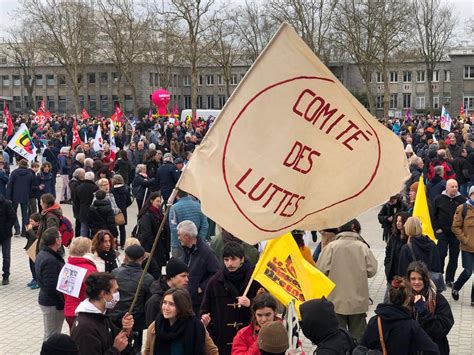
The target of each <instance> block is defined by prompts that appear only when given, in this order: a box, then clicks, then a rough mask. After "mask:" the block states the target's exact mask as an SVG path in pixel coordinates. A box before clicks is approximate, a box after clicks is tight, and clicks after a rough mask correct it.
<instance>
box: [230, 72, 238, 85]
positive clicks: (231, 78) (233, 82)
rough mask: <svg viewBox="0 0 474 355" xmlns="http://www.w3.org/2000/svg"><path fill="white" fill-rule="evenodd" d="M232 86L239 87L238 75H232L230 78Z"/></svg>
mask: <svg viewBox="0 0 474 355" xmlns="http://www.w3.org/2000/svg"><path fill="white" fill-rule="evenodd" d="M230 85H237V74H232V75H231V76H230Z"/></svg>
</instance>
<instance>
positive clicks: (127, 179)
mask: <svg viewBox="0 0 474 355" xmlns="http://www.w3.org/2000/svg"><path fill="white" fill-rule="evenodd" d="M117 156H118V159H117V161H116V162H115V167H114V171H115V172H116V173H119V174H120V176H122V178H123V181H124V184H125V185H127V186H128V185H130V184H131V182H132V180H133V176H134V175H135V172H134V168H133V165H132V163H131V162H130V161H129V160H128V157H127V152H126V151H124V150H121V151H119V152H118V154H117Z"/></svg>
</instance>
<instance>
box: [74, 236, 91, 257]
mask: <svg viewBox="0 0 474 355" xmlns="http://www.w3.org/2000/svg"><path fill="white" fill-rule="evenodd" d="M91 248H92V242H91V240H90V239H89V238H86V237H76V238H73V239H72V243H71V246H70V247H69V255H70V256H84V255H85V254H87V253H90V252H91Z"/></svg>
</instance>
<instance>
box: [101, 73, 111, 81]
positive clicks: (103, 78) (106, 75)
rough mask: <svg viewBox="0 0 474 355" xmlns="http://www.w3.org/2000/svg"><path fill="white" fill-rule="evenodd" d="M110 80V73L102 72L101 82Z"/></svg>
mask: <svg viewBox="0 0 474 355" xmlns="http://www.w3.org/2000/svg"><path fill="white" fill-rule="evenodd" d="M108 81H109V73H107V72H102V73H100V83H101V84H107V83H108Z"/></svg>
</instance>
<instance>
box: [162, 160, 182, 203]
mask: <svg viewBox="0 0 474 355" xmlns="http://www.w3.org/2000/svg"><path fill="white" fill-rule="evenodd" d="M180 175H181V172H180V171H179V170H178V169H177V168H176V165H174V164H173V155H171V153H166V154H165V155H164V156H163V165H161V166H160V167H159V168H158V171H157V172H156V178H157V180H158V181H159V184H160V189H161V195H162V196H163V201H164V202H166V201H168V198H169V197H170V196H171V193H172V192H173V189H174V187H175V186H176V183H177V182H178V180H179V176H180Z"/></svg>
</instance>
